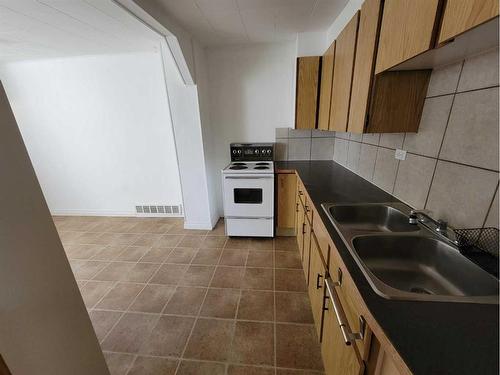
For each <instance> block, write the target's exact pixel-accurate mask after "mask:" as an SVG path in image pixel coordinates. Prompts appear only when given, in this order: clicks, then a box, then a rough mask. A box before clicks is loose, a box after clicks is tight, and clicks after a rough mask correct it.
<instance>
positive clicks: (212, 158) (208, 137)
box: [193, 42, 222, 226]
mask: <svg viewBox="0 0 500 375" xmlns="http://www.w3.org/2000/svg"><path fill="white" fill-rule="evenodd" d="M193 46H194V48H193V55H194V56H193V61H194V63H195V68H196V69H195V70H196V77H195V80H196V87H197V89H198V104H199V108H200V120H201V132H202V138H203V151H204V157H205V168H206V175H207V188H208V199H209V207H210V218H211V222H212V226H214V225H215V224H216V223H217V220H218V219H219V217H220V216H221V214H220V212H219V200H220V197H221V193H222V192H221V191H220V190H219V180H220V170H219V169H218V168H217V160H216V153H215V149H216V148H215V147H216V144H215V140H216V139H217V134H216V132H215V131H214V129H213V126H212V122H211V118H210V93H209V86H208V85H209V83H208V61H207V55H206V50H205V49H204V48H203V47H202V46H201V45H199V44H198V43H196V42H194V43H193Z"/></svg>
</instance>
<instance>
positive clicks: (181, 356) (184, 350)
mask: <svg viewBox="0 0 500 375" xmlns="http://www.w3.org/2000/svg"><path fill="white" fill-rule="evenodd" d="M205 238H206V236H205ZM221 256H222V253H221ZM214 277H215V270H214V272H213V273H212V277H211V278H210V281H209V282H208V285H210V284H211V283H212V280H213V278H214ZM208 288H209V287H208V286H207V288H206V291H205V295H204V297H203V301H202V302H201V304H200V307H199V308H198V314H197V315H196V317H195V319H194V322H193V326H192V327H191V331H190V332H189V336H188V338H187V340H186V343H185V344H184V348H183V350H182V352H181V355H180V356H179V363H178V364H177V368H176V369H175V373H174V375H175V374H177V372H178V371H179V368H180V365H181V362H182V359H183V358H184V355H185V354H186V350H187V347H188V345H189V341H190V340H191V337H192V335H193V332H194V330H195V328H196V325H197V323H198V319H199V318H200V314H201V309H202V308H203V305H204V304H205V300H206V298H207V295H208Z"/></svg>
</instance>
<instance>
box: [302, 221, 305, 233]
mask: <svg viewBox="0 0 500 375" xmlns="http://www.w3.org/2000/svg"><path fill="white" fill-rule="evenodd" d="M302 234H306V223H302Z"/></svg>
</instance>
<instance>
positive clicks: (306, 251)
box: [302, 214, 311, 285]
mask: <svg viewBox="0 0 500 375" xmlns="http://www.w3.org/2000/svg"><path fill="white" fill-rule="evenodd" d="M310 257H311V223H310V221H309V220H308V219H307V214H306V215H305V216H304V244H303V249H302V268H303V269H304V277H305V279H306V284H307V285H309V282H310V281H309V272H310V271H309V270H310Z"/></svg>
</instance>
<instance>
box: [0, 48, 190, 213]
mask: <svg viewBox="0 0 500 375" xmlns="http://www.w3.org/2000/svg"><path fill="white" fill-rule="evenodd" d="M0 79H2V81H3V82H4V85H5V88H6V91H7V95H8V97H9V100H10V101H11V103H12V107H13V110H14V113H15V115H16V118H17V121H18V123H19V126H20V129H21V132H22V135H23V138H24V140H25V142H26V145H27V148H28V151H29V154H30V157H31V160H32V161H33V164H34V167H35V171H36V173H37V176H38V179H39V181H40V184H41V186H42V189H43V192H44V194H45V197H46V199H47V202H48V205H49V208H50V209H51V211H52V212H53V213H58V214H62V213H68V214H98V215H99V214H104V215H129V214H134V213H135V205H136V204H141V203H144V204H169V205H170V204H180V203H182V196H181V189H180V182H179V175H178V166H177V160H176V154H175V144H174V138H173V133H172V124H171V118H170V113H169V109H168V100H167V95H166V89H165V83H164V78H163V71H162V62H161V57H160V54H159V53H137V54H122V55H112V56H90V57H77V58H67V59H57V60H43V61H30V62H18V63H12V64H8V65H6V66H3V67H2V68H1V69H0Z"/></svg>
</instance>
